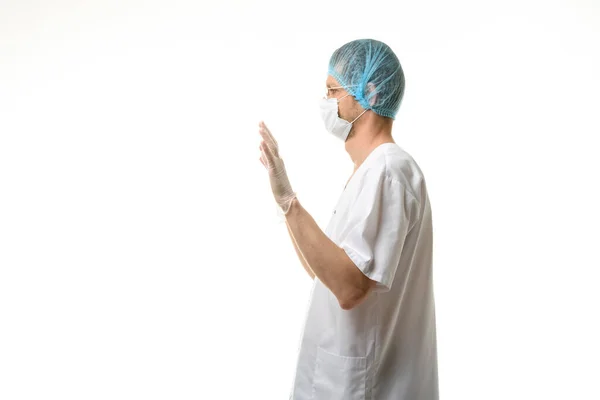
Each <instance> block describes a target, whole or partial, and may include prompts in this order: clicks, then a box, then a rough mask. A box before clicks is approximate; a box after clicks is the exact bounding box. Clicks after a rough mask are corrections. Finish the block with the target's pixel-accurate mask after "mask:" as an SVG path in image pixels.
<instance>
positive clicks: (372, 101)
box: [367, 82, 378, 107]
mask: <svg viewBox="0 0 600 400" xmlns="http://www.w3.org/2000/svg"><path fill="white" fill-rule="evenodd" d="M375 89H376V87H375V85H374V84H373V82H369V83H367V96H369V94H370V93H371V92H374V91H375ZM377 97H378V95H377V93H375V94H374V95H373V97H371V99H370V100H369V105H370V106H371V107H373V105H375V103H376V102H377Z"/></svg>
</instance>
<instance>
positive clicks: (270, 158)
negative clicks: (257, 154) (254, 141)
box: [261, 143, 275, 167]
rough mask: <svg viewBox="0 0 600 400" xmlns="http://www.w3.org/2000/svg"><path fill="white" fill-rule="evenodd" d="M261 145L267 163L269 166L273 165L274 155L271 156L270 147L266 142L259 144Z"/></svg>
mask: <svg viewBox="0 0 600 400" xmlns="http://www.w3.org/2000/svg"><path fill="white" fill-rule="evenodd" d="M261 146H262V151H263V155H264V156H265V158H266V159H267V165H268V166H269V167H271V166H274V165H275V157H274V156H273V152H272V151H271V149H270V148H269V146H268V145H267V143H263V144H261Z"/></svg>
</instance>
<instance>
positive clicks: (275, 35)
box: [0, 0, 600, 400]
mask: <svg viewBox="0 0 600 400" xmlns="http://www.w3.org/2000/svg"><path fill="white" fill-rule="evenodd" d="M357 38H374V39H378V40H382V41H384V42H386V43H387V44H388V45H390V46H391V47H392V49H394V51H395V52H396V54H397V55H398V57H399V59H400V61H401V63H402V66H403V69H404V72H405V75H406V92H405V97H404V101H403V104H402V107H401V110H400V112H399V114H398V117H397V120H396V122H395V124H394V138H395V140H396V142H397V143H398V144H399V145H400V146H402V147H403V148H404V149H405V150H407V151H408V152H409V153H410V154H412V155H413V157H414V158H415V159H416V161H417V162H418V163H419V165H420V166H421V168H422V170H423V172H424V173H425V177H426V179H427V183H428V188H429V194H430V197H431V205H432V210H433V223H434V246H435V254H434V272H435V295H436V302H437V318H438V341H439V354H438V356H439V374H440V393H441V397H442V398H443V399H460V400H468V399H474V400H481V399H502V400H505V399H566V398H569V399H593V398H595V399H598V398H600V389H599V388H598V385H597V379H598V374H599V372H600V367H599V366H598V358H599V356H600V348H599V345H598V337H600V329H599V328H598V314H599V311H598V306H599V305H600V295H599V294H598V290H597V285H598V277H599V273H598V269H599V267H600V258H599V257H598V254H597V248H598V247H597V246H598V242H599V239H600V235H599V234H598V224H599V223H600V213H599V211H598V205H599V204H600V194H599V184H598V181H599V179H598V172H599V171H600V165H599V162H598V157H597V150H596V147H595V146H594V144H596V143H598V140H597V139H598V134H600V122H599V118H598V112H599V110H600V100H599V99H600V96H599V92H600V78H599V75H598V71H600V51H599V49H600V5H599V4H598V3H597V2H594V1H592V0H589V1H550V2H549V1H523V0H519V1H516V0H513V1H504V2H497V5H495V6H492V5H490V2H481V1H454V2H446V1H441V0H438V1H429V2H418V4H417V2H408V1H403V2H400V1H388V2H377V1H371V2H348V1H344V2H341V1H336V2H333V1H332V2H325V1H323V2H319V3H318V4H315V5H308V4H306V3H296V4H295V5H294V6H291V5H289V4H286V3H285V2H256V1H241V0H239V1H237V2H234V1H229V2H218V4H217V3H214V4H213V3H206V2H202V1H200V2H198V1H187V2H186V1H168V2H167V1H163V2H159V1H153V2H148V1H144V2H143V1H133V0H127V1H114V0H112V1H87V2H83V1H79V2H78V1H58V0H54V1H45V2H42V1H16V0H14V1H12V0H11V1H6V0H3V1H2V0H0V398H1V399H3V400H13V399H15V400H16V399H61V400H66V399H86V400H87V399H178V400H183V399H287V398H288V394H289V390H290V388H291V384H292V380H293V374H294V368H295V362H296V354H297V349H298V344H299V340H300V334H301V328H302V326H303V323H304V316H305V311H306V307H307V302H308V299H309V294H310V287H311V284H312V282H311V281H310V279H309V277H308V275H307V274H306V273H305V271H304V270H303V268H302V266H301V264H300V263H299V261H298V260H297V259H296V255H295V253H294V250H293V247H292V244H291V242H290V240H289V238H288V236H287V230H286V228H285V225H284V224H282V223H279V221H278V217H277V213H276V208H275V203H274V201H273V198H272V195H271V192H270V188H269V185H268V179H267V175H266V171H265V170H264V168H263V166H262V164H261V163H260V161H259V160H258V157H259V150H258V144H259V142H260V137H259V135H258V132H257V124H258V122H259V121H260V120H264V121H265V122H266V123H267V124H268V126H269V127H270V128H271V130H272V132H273V133H274V135H275V137H276V138H277V140H278V141H279V143H280V148H281V153H282V156H283V157H284V160H285V162H286V166H287V169H288V173H289V175H290V180H291V182H292V186H293V188H294V189H295V190H296V191H297V192H298V194H299V198H300V200H301V202H302V203H303V205H304V206H305V207H306V208H307V210H308V211H309V212H310V213H311V214H312V215H313V217H314V218H315V219H316V221H317V222H318V224H319V225H320V226H321V227H322V228H324V227H325V226H326V224H327V222H328V218H329V215H330V213H331V211H332V207H333V206H334V203H335V200H336V199H337V197H338V195H339V193H340V191H341V190H342V188H343V185H344V184H345V182H346V180H347V178H348V177H349V176H350V174H351V172H352V164H351V162H350V159H349V157H348V155H347V153H346V152H345V150H344V147H343V144H342V143H341V142H339V141H338V140H337V139H336V138H334V137H333V136H331V135H329V134H328V133H327V132H326V131H325V130H324V128H323V126H322V123H321V121H320V117H319V113H318V106H317V104H318V103H317V101H318V99H319V98H320V97H321V96H322V94H323V91H324V85H325V79H326V71H327V62H328V58H329V55H330V54H331V52H332V51H333V50H335V48H337V47H339V46H341V45H342V44H344V43H345V42H348V41H350V40H354V39H357Z"/></svg>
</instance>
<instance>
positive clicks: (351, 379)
mask: <svg viewBox="0 0 600 400" xmlns="http://www.w3.org/2000/svg"><path fill="white" fill-rule="evenodd" d="M315 363H316V364H315V375H314V380H313V396H312V399H313V400H364V398H365V389H366V388H365V384H366V377H367V357H346V356H339V355H336V354H333V353H330V352H328V351H327V350H324V349H322V348H321V347H317V358H316V361H315Z"/></svg>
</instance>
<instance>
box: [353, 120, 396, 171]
mask: <svg viewBox="0 0 600 400" xmlns="http://www.w3.org/2000/svg"><path fill="white" fill-rule="evenodd" d="M364 122H370V121H364ZM378 122H380V121H378ZM383 143H395V142H394V139H393V138H392V122H391V120H384V121H381V123H379V124H377V123H376V124H373V123H371V124H361V126H356V132H354V134H353V135H352V137H351V138H350V139H348V140H347V141H346V144H345V147H346V151H347V152H348V154H349V155H350V159H351V160H352V163H353V164H354V171H356V170H357V169H358V167H360V165H361V164H362V163H363V161H364V160H365V159H366V158H367V156H368V155H369V154H371V152H372V151H373V150H375V149H376V148H377V147H378V146H379V145H381V144H383Z"/></svg>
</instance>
